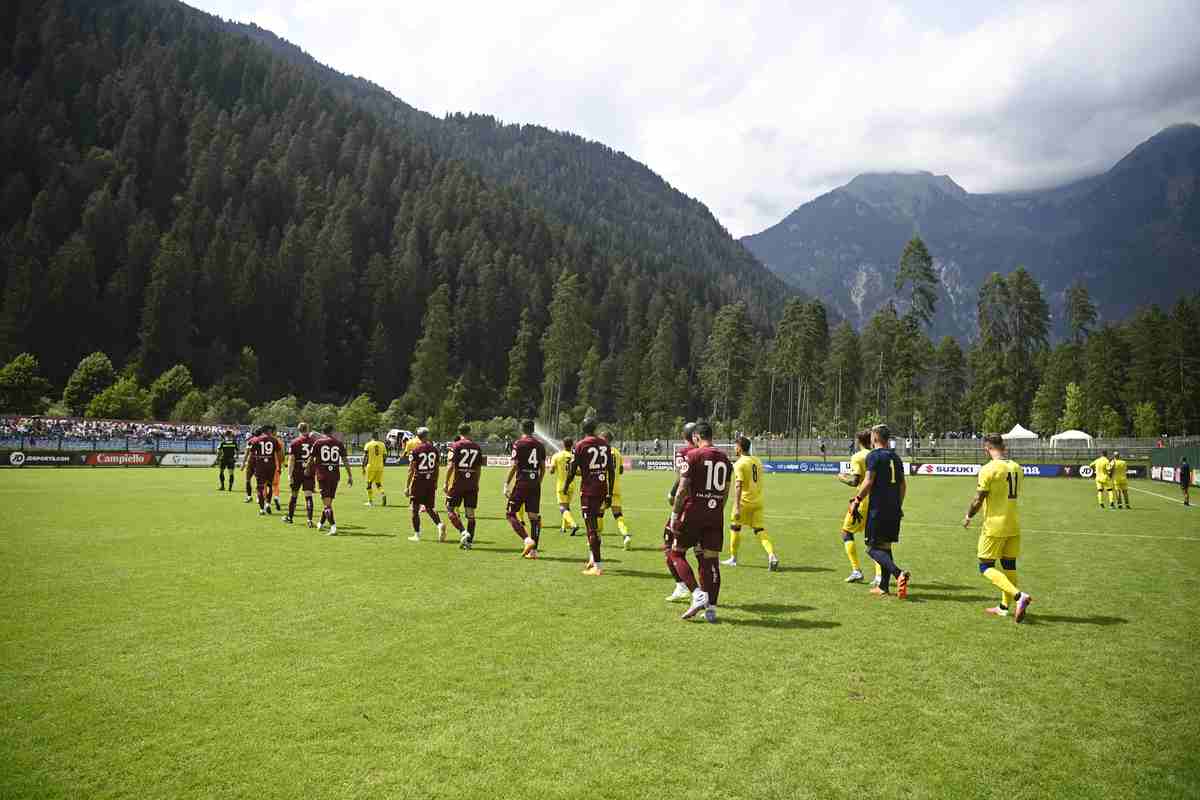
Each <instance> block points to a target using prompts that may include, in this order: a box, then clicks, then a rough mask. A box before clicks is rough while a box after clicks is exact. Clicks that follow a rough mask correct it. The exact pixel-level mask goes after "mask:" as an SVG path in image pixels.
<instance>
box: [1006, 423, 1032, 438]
mask: <svg viewBox="0 0 1200 800" xmlns="http://www.w3.org/2000/svg"><path fill="white" fill-rule="evenodd" d="M1004 438H1005V439H1036V438H1038V435H1037V434H1036V433H1034V432H1033V431H1031V430H1029V428H1024V427H1022V426H1021V425H1020V423H1018V424H1016V425H1013V429H1012V430H1011V431H1009V432H1008V433H1006V434H1004Z"/></svg>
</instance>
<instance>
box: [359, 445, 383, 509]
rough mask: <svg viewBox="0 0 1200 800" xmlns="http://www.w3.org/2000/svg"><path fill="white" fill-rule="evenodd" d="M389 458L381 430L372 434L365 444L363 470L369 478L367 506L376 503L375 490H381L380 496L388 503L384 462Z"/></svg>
mask: <svg viewBox="0 0 1200 800" xmlns="http://www.w3.org/2000/svg"><path fill="white" fill-rule="evenodd" d="M386 458H387V445H386V444H384V443H383V442H382V441H380V439H379V432H378V431H376V432H375V433H372V434H371V441H369V442H367V443H366V444H365V445H364V446H363V463H362V471H363V475H365V476H366V478H367V480H366V483H367V506H374V505H375V490H376V489H378V490H379V498H380V501H381V502H382V503H383V505H385V506H386V505H387V492H385V491H384V490H383V462H384V459H386Z"/></svg>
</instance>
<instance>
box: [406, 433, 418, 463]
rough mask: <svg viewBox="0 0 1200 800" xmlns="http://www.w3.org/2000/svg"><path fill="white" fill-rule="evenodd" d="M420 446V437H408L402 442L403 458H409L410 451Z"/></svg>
mask: <svg viewBox="0 0 1200 800" xmlns="http://www.w3.org/2000/svg"><path fill="white" fill-rule="evenodd" d="M420 446H421V437H420V436H410V437H408V438H407V439H405V440H404V457H405V458H409V457H410V456H412V451H413V450H416V449H417V448H418V447H420Z"/></svg>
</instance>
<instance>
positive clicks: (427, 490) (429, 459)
mask: <svg viewBox="0 0 1200 800" xmlns="http://www.w3.org/2000/svg"><path fill="white" fill-rule="evenodd" d="M417 438H418V439H420V441H421V443H420V444H419V445H417V447H416V449H414V450H413V451H412V452H411V453H409V455H408V486H407V488H405V490H404V494H405V495H406V496H407V497H408V502H409V505H410V506H412V527H413V535H412V536H410V537H408V540H409V541H410V542H419V541H421V506H424V507H425V513H426V514H428V515H429V518H430V519H431V520H433V523H434V524H435V525H437V529H438V541H439V542H444V541H446V525H445V523H443V522H442V518H441V517H440V516H438V513H437V505H436V503H437V481H438V451H437V447H435V446H434V445H433V443H432V442H430V441H429V429H428V428H417Z"/></svg>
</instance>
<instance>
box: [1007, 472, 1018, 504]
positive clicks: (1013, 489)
mask: <svg viewBox="0 0 1200 800" xmlns="http://www.w3.org/2000/svg"><path fill="white" fill-rule="evenodd" d="M1004 477H1005V478H1007V479H1008V499H1009V500H1016V499H1017V476H1016V475H1014V474H1012V473H1011V472H1010V473H1008V474H1007V475H1005V476H1004Z"/></svg>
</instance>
